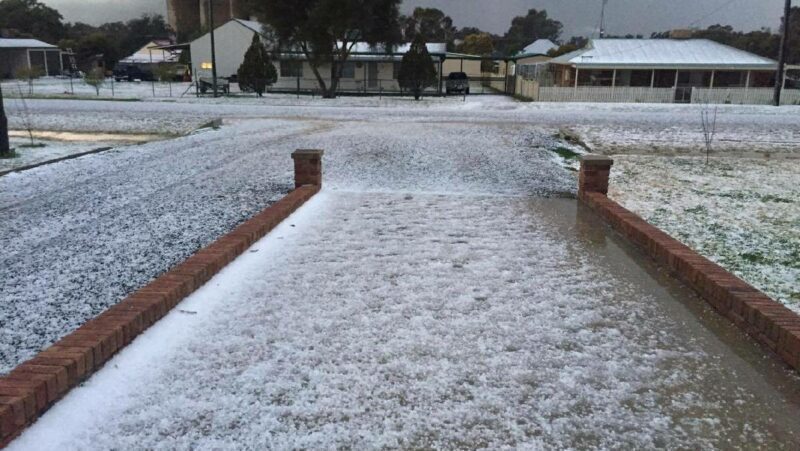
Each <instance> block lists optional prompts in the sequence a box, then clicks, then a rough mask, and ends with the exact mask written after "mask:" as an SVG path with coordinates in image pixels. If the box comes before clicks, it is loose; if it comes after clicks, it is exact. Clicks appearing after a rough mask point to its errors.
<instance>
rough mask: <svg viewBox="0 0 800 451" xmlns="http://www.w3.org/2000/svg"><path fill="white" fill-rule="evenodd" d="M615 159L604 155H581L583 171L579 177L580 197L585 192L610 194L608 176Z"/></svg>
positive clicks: (580, 197)
mask: <svg viewBox="0 0 800 451" xmlns="http://www.w3.org/2000/svg"><path fill="white" fill-rule="evenodd" d="M613 165H614V160H612V159H611V158H608V157H604V156H602V155H583V156H581V171H580V175H579V177H578V199H582V198H583V195H584V194H585V193H603V194H608V176H609V174H610V173H611V166H613Z"/></svg>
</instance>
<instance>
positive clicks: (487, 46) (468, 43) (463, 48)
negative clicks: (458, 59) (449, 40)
mask: <svg viewBox="0 0 800 451" xmlns="http://www.w3.org/2000/svg"><path fill="white" fill-rule="evenodd" d="M458 50H459V51H460V52H462V53H467V54H469V55H482V56H488V55H491V54H492V53H494V41H493V40H492V35H490V34H489V33H480V34H470V35H467V36H466V37H464V42H463V43H462V44H461V45H460V46H459V48H458Z"/></svg>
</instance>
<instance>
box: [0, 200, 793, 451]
mask: <svg viewBox="0 0 800 451" xmlns="http://www.w3.org/2000/svg"><path fill="white" fill-rule="evenodd" d="M575 209H576V206H575V203H574V201H571V200H531V199H529V198H525V197H517V198H515V197H496V196H490V197H487V196H479V195H467V196H464V195H434V194H424V193H354V192H344V191H339V192H335V191H332V190H327V191H323V193H321V194H320V195H318V196H317V197H316V198H315V199H313V200H312V201H311V202H310V203H309V204H307V205H306V206H305V207H303V208H302V209H301V210H300V211H299V212H298V213H297V214H295V215H294V216H292V217H290V218H289V219H288V220H287V221H286V222H285V223H284V224H282V225H281V226H280V227H279V228H278V229H276V230H275V231H274V232H273V233H271V234H270V235H269V236H268V237H267V238H265V239H263V240H261V241H260V242H259V243H257V244H256V245H254V246H253V247H252V248H251V249H250V251H249V252H247V253H245V254H244V256H243V257H241V258H240V259H238V260H237V261H236V262H234V263H233V264H232V265H231V266H230V267H228V268H227V269H225V270H224V271H223V272H222V273H221V274H220V275H219V276H218V277H216V278H215V279H213V280H212V281H211V282H210V283H209V284H207V285H206V286H205V287H204V288H202V289H201V290H200V291H198V292H197V293H196V294H194V295H193V296H191V297H190V298H189V299H187V300H186V301H185V302H183V303H182V304H181V305H179V306H178V307H177V309H176V310H175V311H174V312H173V313H172V314H170V315H169V316H168V317H167V318H166V319H164V320H162V322H161V323H159V324H158V325H156V326H155V328H154V329H152V330H151V331H150V332H148V333H147V334H145V335H144V336H143V337H141V338H140V339H138V340H137V341H136V342H135V343H134V344H133V345H132V346H131V347H129V348H128V349H126V350H125V351H124V352H123V353H122V354H121V355H119V356H118V357H117V358H115V359H114V360H113V361H111V362H110V363H109V364H107V365H106V367H105V368H104V369H103V370H102V371H101V372H100V373H98V374H97V375H96V376H95V377H93V378H92V379H91V380H90V381H89V382H88V383H86V384H85V385H84V386H82V387H80V388H78V389H76V390H74V391H73V392H72V393H71V394H70V395H68V397H67V398H65V399H64V400H63V401H62V402H60V403H59V404H58V405H56V406H55V407H54V408H53V409H52V410H51V411H50V412H49V413H48V414H47V415H45V416H44V417H43V418H42V419H41V420H39V422H38V423H37V424H35V425H34V426H33V427H32V428H31V429H29V430H28V431H27V432H26V433H25V434H24V435H23V436H22V437H21V438H20V439H19V440H18V441H17V442H16V443H14V444H13V445H12V447H11V448H10V449H11V450H22V449H25V450H29V449H41V450H46V449H53V450H55V449H58V450H78V449H86V448H93V449H130V448H145V449H151V448H153V449H238V448H258V449H340V448H341V449H397V448H400V449H450V448H453V449H478V448H481V449H483V448H485V449H501V448H509V449H511V448H515V449H519V448H524V449H553V448H559V449H632V448H638V449H654V448H668V449H685V448H740V447H754V448H770V449H781V448H784V447H786V448H791V445H790V444H791V443H793V442H795V441H796V440H797V436H796V435H793V434H796V432H797V431H796V429H797V426H798V425H797V422H796V420H795V419H796V414H797V408H796V406H793V405H791V404H789V403H785V402H784V401H782V400H781V399H780V398H778V397H776V392H774V391H770V389H768V388H767V387H768V384H766V383H765V382H764V381H763V380H762V378H761V377H760V376H761V375H760V374H759V373H758V372H756V371H754V370H752V369H749V368H747V367H745V366H741V365H740V364H739V363H738V361H739V357H738V356H736V355H735V354H733V353H731V352H730V351H729V350H724V349H725V348H724V346H723V347H720V346H719V345H718V341H717V338H715V337H714V336H713V334H710V333H708V331H707V330H706V329H705V328H704V327H702V326H698V325H696V324H695V325H694V326H692V327H689V326H687V323H691V324H694V323H696V319H688V318H691V316H681V315H680V314H678V315H677V317H676V314H675V312H674V311H671V310H674V305H672V304H674V303H675V300H674V299H672V298H670V297H669V296H667V297H666V300H665V298H664V295H663V293H660V294H659V293H658V289H657V288H656V289H653V287H657V286H658V285H657V284H655V283H651V284H648V283H647V282H646V280H649V276H647V275H646V274H645V273H641V272H636V271H633V272H632V273H631V271H630V269H623V268H631V263H630V260H629V259H626V258H624V257H623V260H617V259H618V258H621V257H619V256H616V257H615V256H614V254H613V253H611V252H609V250H610V249H613V248H614V246H606V245H598V244H597V243H596V242H595V241H593V240H591V239H589V240H587V239H586V238H587V237H586V236H583V235H582V234H581V233H582V232H581V231H582V230H596V227H597V224H590V223H583V222H582V221H581V220H580V219H577V220H576V219H575V218H576V211H575ZM578 218H580V216H578ZM616 252H618V253H619V250H617V251H616ZM620 254H621V253H620ZM621 255H624V254H621ZM671 303H672V304H671ZM670 305H672V306H670ZM721 349H722V350H721ZM110 418H112V419H113V421H109V420H108V419H110Z"/></svg>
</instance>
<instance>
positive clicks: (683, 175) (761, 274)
mask: <svg viewBox="0 0 800 451" xmlns="http://www.w3.org/2000/svg"><path fill="white" fill-rule="evenodd" d="M614 159H615V166H614V170H613V171H612V172H613V175H612V179H611V187H610V190H611V192H610V195H611V197H613V198H614V199H615V200H617V201H619V202H620V203H622V204H623V205H624V206H626V207H627V208H629V209H631V210H633V211H634V212H636V213H638V214H640V215H642V216H643V217H644V218H645V219H646V220H648V221H649V222H651V223H652V224H654V225H656V226H658V227H660V228H662V229H663V230H665V231H667V232H668V233H670V234H671V235H672V236H674V237H676V238H678V239H679V240H681V241H683V242H684V243H686V244H687V245H689V246H690V247H692V248H694V249H696V250H697V251H698V252H700V253H701V254H703V255H705V256H707V257H709V258H711V259H712V260H714V261H716V262H717V263H719V264H720V265H722V266H723V267H725V268H726V269H728V270H730V271H732V272H733V273H734V274H736V275H738V276H739V277H741V278H743V279H744V280H746V281H748V282H749V283H751V284H753V285H754V286H756V287H757V288H759V289H761V290H763V291H764V292H766V293H767V294H768V295H770V296H771V297H773V298H774V299H776V300H778V301H780V302H782V303H784V304H786V305H787V306H789V307H790V308H792V309H793V310H795V311H797V312H798V313H800V185H798V181H800V160H798V159H774V158H773V159H765V158H722V157H718V158H712V159H711V161H710V163H709V164H708V165H706V164H705V158H704V157H653V156H646V155H645V156H643V155H625V156H621V155H617V156H614Z"/></svg>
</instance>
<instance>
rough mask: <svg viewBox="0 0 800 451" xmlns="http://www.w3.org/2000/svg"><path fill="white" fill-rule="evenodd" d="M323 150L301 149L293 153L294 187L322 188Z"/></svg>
mask: <svg viewBox="0 0 800 451" xmlns="http://www.w3.org/2000/svg"><path fill="white" fill-rule="evenodd" d="M322 154H323V151H322V150H314V149H300V150H297V151H295V152H294V153H292V159H293V160H294V186H295V188H300V187H301V186H303V185H318V186H322Z"/></svg>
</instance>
